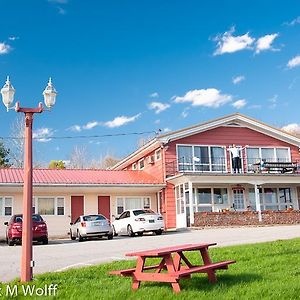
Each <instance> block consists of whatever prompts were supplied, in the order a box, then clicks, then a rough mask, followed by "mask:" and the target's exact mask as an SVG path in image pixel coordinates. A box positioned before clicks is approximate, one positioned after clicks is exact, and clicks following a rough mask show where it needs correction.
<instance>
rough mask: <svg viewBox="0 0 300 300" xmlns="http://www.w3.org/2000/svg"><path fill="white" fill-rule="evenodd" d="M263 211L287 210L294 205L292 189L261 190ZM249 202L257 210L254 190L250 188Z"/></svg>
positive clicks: (260, 198)
mask: <svg viewBox="0 0 300 300" xmlns="http://www.w3.org/2000/svg"><path fill="white" fill-rule="evenodd" d="M259 200H260V208H261V210H286V209H288V208H289V207H290V206H292V205H293V200H292V192H291V188H288V187H279V188H277V187H264V188H259ZM249 202H250V206H251V207H252V208H253V209H256V201H255V193H254V188H249Z"/></svg>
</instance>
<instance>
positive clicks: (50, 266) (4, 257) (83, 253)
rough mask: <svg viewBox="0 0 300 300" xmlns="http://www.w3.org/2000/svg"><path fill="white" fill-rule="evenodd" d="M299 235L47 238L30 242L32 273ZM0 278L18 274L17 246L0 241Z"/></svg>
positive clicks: (274, 230) (299, 231)
mask: <svg viewBox="0 0 300 300" xmlns="http://www.w3.org/2000/svg"><path fill="white" fill-rule="evenodd" d="M296 237H300V225H291V226H272V227H239V228H219V229H215V228H214V229H203V230H188V231H178V232H167V233H165V234H163V235H161V236H156V235H145V236H142V237H133V238H129V237H126V236H124V237H115V238H114V239H113V240H110V241H109V240H107V239H105V238H103V239H101V240H92V241H84V242H82V243H79V242H77V241H71V240H50V241H49V245H34V247H33V255H34V261H35V268H34V274H37V273H44V272H49V271H56V272H59V271H63V270H67V269H69V268H75V267H83V266H90V265H94V264H100V263H105V262H110V261H114V260H122V259H126V257H125V253H127V252H131V251H136V250H147V249H152V248H158V247H166V246H172V245H180V244H185V243H199V242H216V243H218V246H227V245H236V244H245V243H257V242H265V241H273V240H279V239H291V238H296ZM0 254H1V255H0V266H1V268H0V281H4V282H5V281H9V280H12V279H14V278H16V277H18V276H19V273H20V257H21V246H13V247H9V246H7V245H6V244H5V243H0Z"/></svg>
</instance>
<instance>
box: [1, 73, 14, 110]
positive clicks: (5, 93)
mask: <svg viewBox="0 0 300 300" xmlns="http://www.w3.org/2000/svg"><path fill="white" fill-rule="evenodd" d="M15 92H16V90H15V89H14V87H13V86H12V84H11V83H10V80H9V76H7V79H6V82H5V84H4V86H3V88H2V89H1V95H2V101H3V104H4V105H5V106H6V109H7V111H8V110H9V109H10V108H11V106H12V104H13V102H14V95H15Z"/></svg>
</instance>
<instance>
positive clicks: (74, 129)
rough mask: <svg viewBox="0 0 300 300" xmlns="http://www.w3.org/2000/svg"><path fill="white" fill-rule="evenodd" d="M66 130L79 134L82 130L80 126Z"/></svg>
mask: <svg viewBox="0 0 300 300" xmlns="http://www.w3.org/2000/svg"><path fill="white" fill-rule="evenodd" d="M67 130H70V131H75V132H80V131H81V130H82V128H81V126H80V125H73V126H71V127H69V128H68V129H67Z"/></svg>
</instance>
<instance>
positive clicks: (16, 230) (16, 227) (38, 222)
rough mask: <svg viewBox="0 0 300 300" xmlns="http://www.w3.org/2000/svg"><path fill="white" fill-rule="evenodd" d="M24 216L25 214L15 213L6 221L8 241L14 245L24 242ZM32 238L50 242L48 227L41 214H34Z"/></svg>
mask: <svg viewBox="0 0 300 300" xmlns="http://www.w3.org/2000/svg"><path fill="white" fill-rule="evenodd" d="M22 218H23V215H13V216H12V217H11V219H10V221H9V222H4V225H6V226H7V229H6V243H7V244H8V245H9V246H13V245H14V244H16V243H17V242H19V243H21V242H22ZM32 234H33V236H32V240H33V241H38V242H42V243H43V244H44V245H46V244H48V229H47V225H46V223H45V221H44V220H43V218H42V217H41V216H40V215H37V214H34V215H32Z"/></svg>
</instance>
